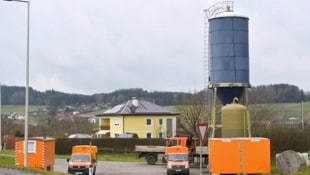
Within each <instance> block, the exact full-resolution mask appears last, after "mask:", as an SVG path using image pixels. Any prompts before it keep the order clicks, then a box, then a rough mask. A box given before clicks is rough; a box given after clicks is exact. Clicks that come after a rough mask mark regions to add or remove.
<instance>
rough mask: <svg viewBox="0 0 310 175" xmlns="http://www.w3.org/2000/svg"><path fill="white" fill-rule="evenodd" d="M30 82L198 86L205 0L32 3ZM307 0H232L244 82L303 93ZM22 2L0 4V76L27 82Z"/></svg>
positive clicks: (78, 89)
mask: <svg viewBox="0 0 310 175" xmlns="http://www.w3.org/2000/svg"><path fill="white" fill-rule="evenodd" d="M30 1H31V7H30V8H31V9H30V86H31V87H33V88H34V89H36V90H40V91H45V90H48V89H54V90H57V91H62V92H67V93H81V94H94V93H108V92H113V91H115V90H118V89H127V88H143V89H145V90H148V91H177V92H195V91H200V90H202V89H203V87H204V81H203V79H204V78H203V75H204V73H203V41H204V38H203V27H204V14H203V10H204V9H207V8H208V7H210V6H211V5H213V4H215V3H216V2H218V1H215V0H212V1H208V0H30ZM309 7H310V1H308V0H299V1H283V0H272V1H270V0H250V1H249V0H236V1H235V2H234V11H235V12H236V13H239V14H242V15H245V16H248V17H249V18H250V21H249V31H250V33H249V39H250V40H249V42H250V83H251V84H252V85H253V86H257V85H268V84H276V83H288V84H293V85H296V86H298V87H299V88H301V89H303V90H304V91H307V92H310V78H309V76H310V73H309V72H310V20H309V19H308V16H309ZM26 33H27V6H26V4H25V3H21V2H7V1H0V57H1V62H0V70H1V73H0V81H1V83H2V84H5V85H9V86H13V85H16V86H25V82H26V80H25V79H26V75H25V72H26V70H25V68H26V46H27V45H26V43H27V42H26V36H27V35H26Z"/></svg>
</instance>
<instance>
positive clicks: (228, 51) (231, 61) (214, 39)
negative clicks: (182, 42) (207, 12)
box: [209, 11, 249, 104]
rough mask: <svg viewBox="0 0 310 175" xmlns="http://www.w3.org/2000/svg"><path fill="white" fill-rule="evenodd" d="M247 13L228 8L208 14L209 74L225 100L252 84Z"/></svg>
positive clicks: (221, 97) (224, 101) (240, 93)
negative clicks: (218, 12) (214, 13)
mask: <svg viewBox="0 0 310 175" xmlns="http://www.w3.org/2000/svg"><path fill="white" fill-rule="evenodd" d="M248 20H249V18H248V17H245V16H241V15H236V14H235V13H234V12H231V11H228V12H223V13H220V14H218V15H216V16H214V17H211V18H209V61H210V65H209V66H210V67H209V76H210V77H209V78H210V82H209V83H210V84H211V85H214V86H216V87H219V88H218V91H217V93H218V94H217V96H218V97H219V99H220V100H221V101H222V103H223V104H227V103H231V102H232V99H233V98H234V97H238V98H240V96H241V95H242V93H243V92H244V87H248V85H249V37H248V36H249V34H248Z"/></svg>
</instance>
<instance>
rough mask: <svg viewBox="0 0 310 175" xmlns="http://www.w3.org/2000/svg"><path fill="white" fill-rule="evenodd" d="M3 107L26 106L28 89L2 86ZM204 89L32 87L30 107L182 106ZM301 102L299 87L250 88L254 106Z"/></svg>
mask: <svg viewBox="0 0 310 175" xmlns="http://www.w3.org/2000/svg"><path fill="white" fill-rule="evenodd" d="M1 91H2V95H1V97H2V99H1V100H2V105H24V104H25V87H19V86H5V85H4V86H2V89H1ZM204 94H205V93H204V90H201V91H199V92H195V93H190V92H160V91H152V92H149V91H146V90H143V89H142V88H131V89H120V90H116V91H114V92H111V93H99V94H93V95H83V94H70V93H64V92H59V91H55V90H53V89H52V90H46V91H45V92H41V91H37V90H35V89H33V88H32V87H30V88H29V104H30V105H47V106H53V107H60V106H65V105H81V104H91V103H95V104H106V105H109V106H114V105H117V104H120V103H123V102H124V101H127V100H130V99H131V98H132V97H136V98H138V99H143V100H148V101H150V102H153V103H155V104H159V105H162V106H170V105H182V104H183V103H184V101H186V100H184V99H188V98H190V97H193V96H198V97H199V98H200V99H199V100H203V99H204ZM301 101H310V93H305V92H304V91H303V90H302V89H299V88H298V87H297V86H295V85H289V84H274V85H261V86H256V87H252V88H251V89H249V102H250V103H295V102H301Z"/></svg>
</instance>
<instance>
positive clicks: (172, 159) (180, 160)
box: [166, 146, 190, 175]
mask: <svg viewBox="0 0 310 175" xmlns="http://www.w3.org/2000/svg"><path fill="white" fill-rule="evenodd" d="M166 154H167V155H166V156H167V157H166V160H167V175H172V174H185V175H189V169H190V167H189V160H188V157H189V156H188V148H187V147H184V146H173V147H167V149H166Z"/></svg>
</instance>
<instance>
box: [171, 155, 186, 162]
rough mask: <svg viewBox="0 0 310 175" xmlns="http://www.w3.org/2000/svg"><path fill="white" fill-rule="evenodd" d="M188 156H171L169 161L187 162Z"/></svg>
mask: <svg viewBox="0 0 310 175" xmlns="http://www.w3.org/2000/svg"><path fill="white" fill-rule="evenodd" d="M187 160H188V155H187V154H169V155H168V161H187Z"/></svg>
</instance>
